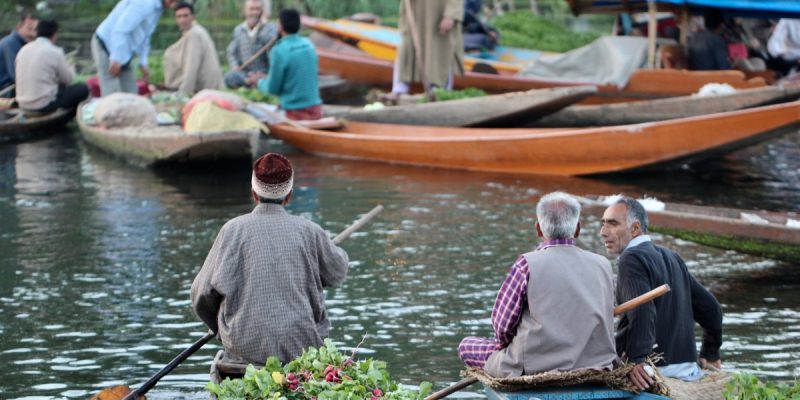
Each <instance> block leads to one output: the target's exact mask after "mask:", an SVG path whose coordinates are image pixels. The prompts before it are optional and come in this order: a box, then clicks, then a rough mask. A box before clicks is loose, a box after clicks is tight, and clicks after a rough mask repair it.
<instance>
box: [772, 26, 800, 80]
mask: <svg viewBox="0 0 800 400" xmlns="http://www.w3.org/2000/svg"><path fill="white" fill-rule="evenodd" d="M767 51H768V52H769V55H770V57H771V58H770V59H769V60H767V66H769V68H770V69H772V70H775V71H777V72H779V73H780V74H781V75H788V74H789V73H790V72H791V71H792V70H794V69H796V68H797V66H798V63H800V19H792V18H781V19H780V21H778V24H777V25H775V30H774V31H772V36H770V37H769V41H767Z"/></svg>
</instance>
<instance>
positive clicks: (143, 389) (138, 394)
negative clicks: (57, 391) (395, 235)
mask: <svg viewBox="0 0 800 400" xmlns="http://www.w3.org/2000/svg"><path fill="white" fill-rule="evenodd" d="M381 211H383V206H382V205H380V204H379V205H377V206H375V208H373V209H372V210H370V211H369V212H368V213H366V214H364V216H363V217H361V218H359V219H358V220H357V221H356V222H354V223H353V224H352V225H350V226H349V227H347V228H346V229H345V230H343V231H342V232H341V233H339V234H338V235H336V237H334V238H333V243H335V244H339V243H341V242H342V241H344V240H345V239H347V238H348V237H349V236H350V235H351V234H352V233H353V232H355V231H357V230H358V229H359V228H361V227H362V226H364V224H366V223H367V222H369V220H371V219H372V218H373V217H375V216H376V215H378V214H379V213H380V212H381ZM214 336H216V333H214V332H212V331H210V330H209V331H208V333H207V334H206V335H205V336H203V337H202V338H200V340H198V341H196V342H195V343H194V344H193V345H191V346H190V347H189V348H188V349H186V350H184V351H182V352H181V354H178V356H177V357H175V358H174V359H173V360H172V361H170V363H169V364H167V365H166V366H165V367H164V368H162V369H161V370H160V371H158V372H157V373H156V374H155V375H153V376H152V377H151V378H150V379H148V380H147V382H145V383H143V384H142V385H141V386H139V387H138V388H137V389H136V390H133V391H131V389H130V388H129V387H127V386H114V387H111V388H108V389H103V390H102V391H101V392H100V393H98V394H96V395H95V396H94V397H92V399H91V400H120V399H122V400H138V399H141V398H144V394H145V393H147V392H148V391H150V389H152V388H153V386H155V385H156V383H158V381H160V380H161V378H163V377H164V376H166V375H167V374H169V373H170V372H172V370H173V369H175V367H177V366H178V364H180V363H182V362H184V361H185V360H186V359H187V358H189V356H191V355H192V354H194V353H195V352H196V351H197V350H199V349H200V348H201V347H203V345H204V344H206V343H207V342H208V341H209V340H211V338H213V337H214ZM123 396H124V397H123Z"/></svg>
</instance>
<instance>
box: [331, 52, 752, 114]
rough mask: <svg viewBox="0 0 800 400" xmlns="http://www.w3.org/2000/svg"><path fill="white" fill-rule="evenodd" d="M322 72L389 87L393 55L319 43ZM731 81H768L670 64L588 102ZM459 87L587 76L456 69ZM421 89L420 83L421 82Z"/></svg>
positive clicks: (545, 83) (502, 88) (490, 88)
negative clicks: (384, 57) (373, 54)
mask: <svg viewBox="0 0 800 400" xmlns="http://www.w3.org/2000/svg"><path fill="white" fill-rule="evenodd" d="M316 49H317V56H318V57H319V69H320V72H321V73H325V74H334V75H337V76H339V77H341V78H342V79H345V80H347V81H349V82H352V83H358V84H364V85H374V86H380V87H389V86H391V84H392V68H393V64H392V62H391V61H386V60H379V59H376V58H372V57H365V56H362V55H358V54H353V52H344V51H340V50H330V49H326V48H324V47H321V46H320V45H319V43H318V44H317V47H316ZM712 82H714V83H727V84H729V85H731V86H732V87H734V88H736V89H746V88H753V87H762V86H766V82H765V81H764V80H763V79H761V78H755V79H750V80H748V79H746V76H745V74H744V73H743V72H741V71H686V70H670V69H638V70H636V71H635V72H634V73H633V74H632V75H631V77H630V79H629V80H628V84H627V85H626V86H625V87H624V88H622V89H620V88H618V87H616V86H613V85H593V86H597V90H598V92H597V94H595V95H593V96H590V97H588V98H586V99H585V100H584V101H583V102H582V103H583V104H598V103H616V102H625V101H638V100H647V99H657V98H664V97H674V96H688V95H690V94H692V93H695V92H697V91H698V90H700V88H702V87H703V85H705V84H707V83H712ZM453 85H454V87H455V88H456V89H464V88H468V87H474V88H479V89H483V90H485V91H487V92H489V93H505V92H521V91H526V90H531V89H545V88H552V87H562V86H585V85H586V83H585V82H572V81H557V80H549V79H538V78H535V77H529V76H519V75H495V74H487V73H480V72H467V73H465V74H464V75H455V76H454V77H453ZM416 89H417V90H419V88H416Z"/></svg>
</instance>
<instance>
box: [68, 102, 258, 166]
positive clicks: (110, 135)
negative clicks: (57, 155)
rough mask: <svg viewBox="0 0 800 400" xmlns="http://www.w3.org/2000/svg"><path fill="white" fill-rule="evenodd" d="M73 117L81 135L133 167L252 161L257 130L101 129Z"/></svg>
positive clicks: (170, 127) (169, 127)
mask: <svg viewBox="0 0 800 400" xmlns="http://www.w3.org/2000/svg"><path fill="white" fill-rule="evenodd" d="M80 115H81V114H80V112H79V113H78V117H77V118H76V119H77V121H78V127H79V129H80V133H81V136H82V137H83V138H84V139H85V140H86V141H87V142H88V143H90V144H92V145H93V146H95V147H97V148H100V149H102V150H104V151H106V152H108V153H111V154H113V155H115V156H117V157H120V158H123V159H125V160H126V161H129V162H131V163H133V164H138V165H143V166H150V165H155V164H161V163H178V162H204V161H214V160H227V159H241V158H252V157H253V155H254V154H253V152H254V151H255V149H256V146H257V143H258V137H259V134H260V131H259V130H257V129H248V130H240V131H235V130H234V131H221V132H200V133H186V132H184V131H183V130H182V129H180V127H179V126H168V127H154V128H135V129H130V128H126V129H104V128H101V127H96V126H90V125H88V124H86V123H84V122H83V121H81V118H80Z"/></svg>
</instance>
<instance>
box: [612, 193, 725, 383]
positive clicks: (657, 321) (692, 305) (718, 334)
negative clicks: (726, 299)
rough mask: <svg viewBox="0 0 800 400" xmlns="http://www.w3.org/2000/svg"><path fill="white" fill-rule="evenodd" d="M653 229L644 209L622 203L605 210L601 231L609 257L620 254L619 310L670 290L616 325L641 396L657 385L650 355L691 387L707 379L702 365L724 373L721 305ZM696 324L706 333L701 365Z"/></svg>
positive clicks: (631, 201) (620, 348) (635, 203)
mask: <svg viewBox="0 0 800 400" xmlns="http://www.w3.org/2000/svg"><path fill="white" fill-rule="evenodd" d="M648 225H649V221H648V218H647V211H645V209H644V207H643V206H642V204H641V203H639V202H638V201H636V200H634V199H632V198H630V197H621V198H619V200H617V202H616V203H615V204H612V205H611V206H610V207H608V208H607V209H606V210H605V212H604V213H603V219H602V226H601V228H600V236H601V237H602V238H603V243H604V245H605V247H606V250H607V251H608V253H609V254H619V275H618V277H617V302H618V303H619V304H622V303H624V302H626V301H628V300H631V299H633V298H634V297H637V296H639V295H641V294H644V293H646V292H648V291H650V290H652V289H655V288H656V287H658V286H661V285H663V284H665V283H666V284H669V286H670V288H671V291H670V293H669V294H667V295H666V296H662V297H659V298H658V299H655V300H654V301H652V302H648V303H645V304H643V305H642V306H640V307H638V308H636V309H634V310H632V311H629V312H627V313H625V314H623V315H622V316H621V317H620V319H619V323H618V325H617V338H616V342H617V352H619V353H620V355H624V356H625V357H626V358H627V359H628V361H631V362H634V363H636V364H637V365H636V367H635V368H634V369H633V370H632V371H631V373H630V374H629V375H628V378H629V379H630V380H631V383H633V384H634V385H636V386H637V387H638V388H639V389H641V390H644V389H647V388H648V387H650V385H652V384H653V379H652V377H651V376H650V375H649V374H648V373H647V371H646V369H645V367H644V364H643V362H644V360H645V358H646V357H647V356H648V355H650V353H652V352H655V353H660V354H661V356H662V358H663V359H662V360H661V361H659V362H658V363H656V365H657V366H659V370H660V372H661V374H662V375H663V376H666V377H671V378H678V379H682V380H686V381H691V380H696V379H699V378H701V377H702V376H703V373H702V372H701V371H700V369H699V368H698V363H699V364H700V365H701V366H705V365H711V366H713V367H716V368H720V366H721V363H720V354H719V348H720V346H721V345H722V308H721V307H720V305H719V303H718V302H717V299H716V298H714V295H712V294H711V292H709V291H708V290H707V289H706V288H704V287H703V286H702V285H700V284H699V283H698V282H697V281H696V280H695V279H694V278H693V277H692V275H691V274H690V273H689V270H688V268H686V264H685V263H684V262H683V260H682V259H681V257H680V256H678V254H676V253H675V252H674V251H671V250H668V249H665V248H663V247H661V246H656V245H655V244H653V242H652V240H651V239H650V236H649V235H648V234H647V232H648V231H647V229H648ZM695 321H697V323H699V324H700V326H701V327H702V328H703V342H702V347H701V349H700V356H699V359H698V354H697V347H696V345H695V337H694V323H695Z"/></svg>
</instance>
